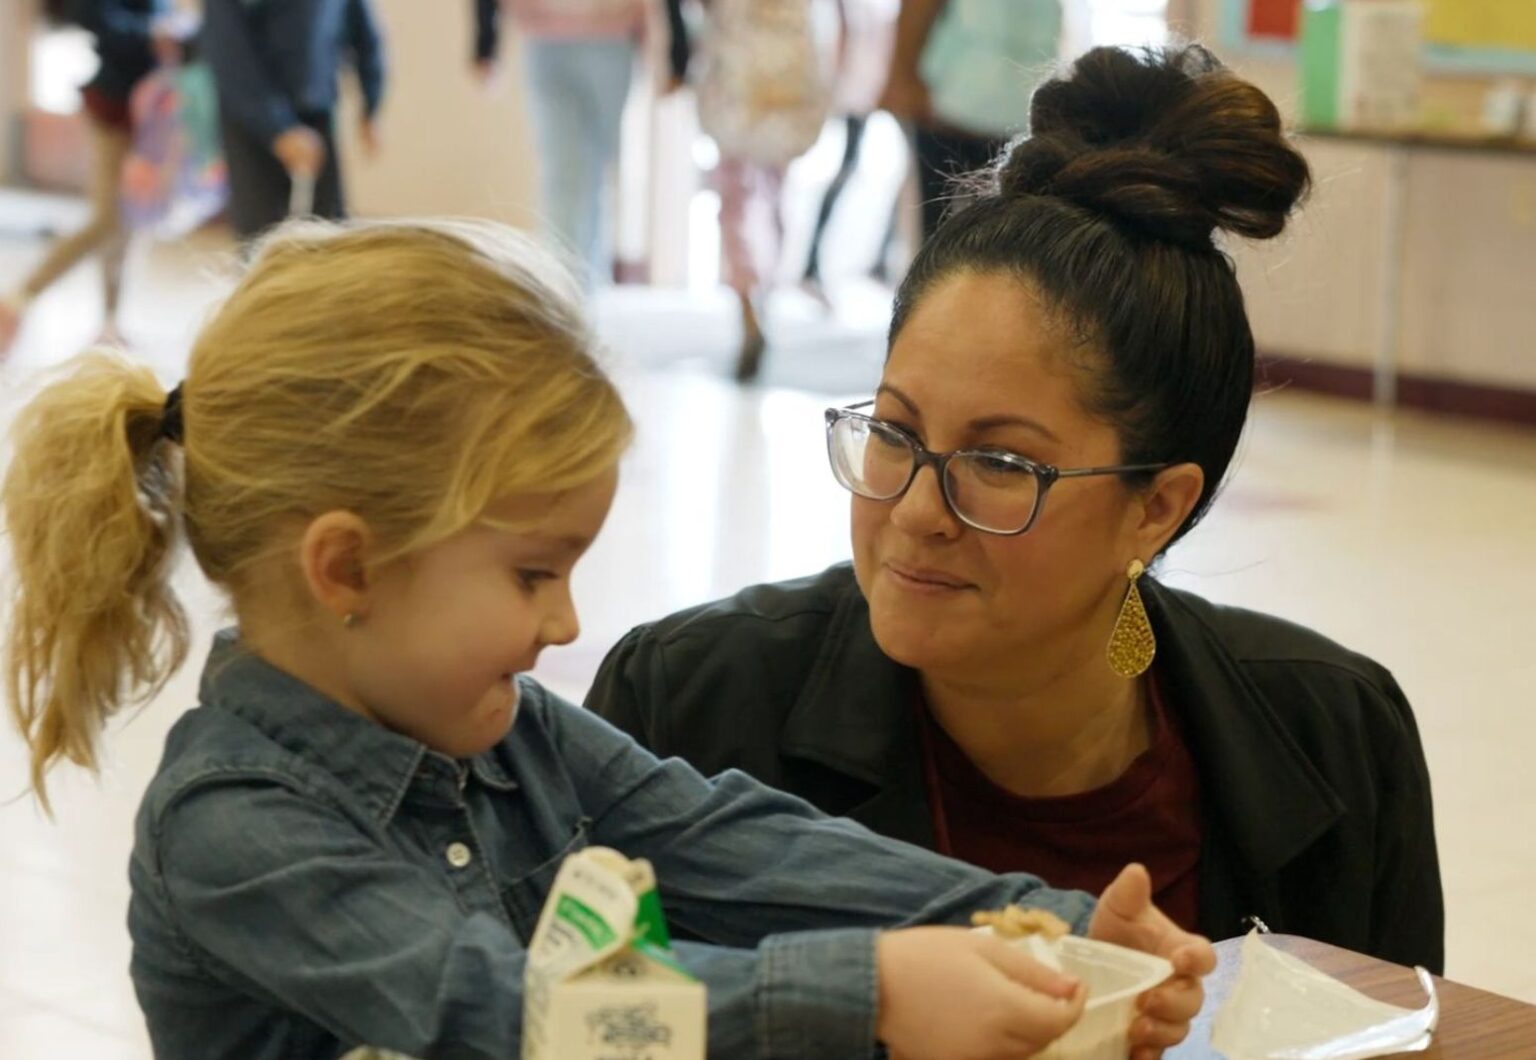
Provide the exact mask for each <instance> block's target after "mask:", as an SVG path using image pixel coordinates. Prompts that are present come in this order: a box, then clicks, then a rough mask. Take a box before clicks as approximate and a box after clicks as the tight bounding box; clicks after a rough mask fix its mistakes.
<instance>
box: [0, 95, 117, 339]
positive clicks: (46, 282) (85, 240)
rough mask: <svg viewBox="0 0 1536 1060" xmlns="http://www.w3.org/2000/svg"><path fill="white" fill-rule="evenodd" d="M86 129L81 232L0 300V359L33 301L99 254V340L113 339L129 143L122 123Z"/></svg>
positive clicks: (92, 122)
mask: <svg viewBox="0 0 1536 1060" xmlns="http://www.w3.org/2000/svg"><path fill="white" fill-rule="evenodd" d="M90 130H91V146H92V151H93V155H94V157H93V169H92V173H91V187H90V200H91V217H90V220H89V221H88V222H87V223H86V225H85V227H84V228H82V229H80V230H79V231H78V232H76V233H74V234H73V235H71V236H69V237H67V238H65V239H62V240H60V241H59V242H58V243H57V244H55V245H54V247H53V248H52V249H51V250H50V251H49V252H48V254H47V256H46V257H44V258H43V260H42V261H41V262H40V263H39V264H38V266H37V268H35V269H34V270H33V271H32V274H31V275H30V276H28V277H27V279H26V280H25V281H24V282H23V283H22V285H21V287H20V288H19V289H18V290H17V291H15V292H13V293H11V294H9V295H4V296H0V355H3V354H4V353H5V352H6V351H7V350H8V349H9V348H10V345H11V343H12V342H13V341H14V339H15V337H16V332H17V331H18V330H19V329H20V327H21V317H22V314H23V313H24V312H25V311H26V308H27V306H28V305H30V304H31V302H32V300H33V299H34V298H36V297H37V296H38V295H40V294H42V293H43V292H44V291H46V290H47V289H48V288H49V287H51V286H53V284H54V283H55V282H56V281H57V280H58V279H59V278H60V277H61V276H63V275H64V274H65V273H66V272H68V271H69V270H70V269H72V268H74V267H75V265H77V264H78V263H79V262H80V261H81V260H82V259H83V258H85V257H86V256H87V255H89V254H91V253H93V252H99V253H100V255H101V266H102V281H103V283H102V287H103V294H104V296H105V298H104V307H105V313H104V315H103V319H102V337H103V338H104V339H105V340H108V341H116V340H117V338H118V330H117V306H118V299H119V296H120V294H121V292H122V283H123V262H124V260H125V258H126V256H127V255H126V250H127V245H128V233H127V232H126V230H125V229H124V228H123V221H122V212H121V210H120V208H119V206H118V189H119V178H120V175H121V174H122V171H123V160H124V159H126V158H127V157H128V149H129V147H130V146H131V145H132V142H133V139H132V134H131V132H130V131H129V129H128V127H127V126H126V125H119V124H114V123H108V122H105V121H102V120H101V119H99V118H96V117H94V116H93V117H92V118H91V120H90Z"/></svg>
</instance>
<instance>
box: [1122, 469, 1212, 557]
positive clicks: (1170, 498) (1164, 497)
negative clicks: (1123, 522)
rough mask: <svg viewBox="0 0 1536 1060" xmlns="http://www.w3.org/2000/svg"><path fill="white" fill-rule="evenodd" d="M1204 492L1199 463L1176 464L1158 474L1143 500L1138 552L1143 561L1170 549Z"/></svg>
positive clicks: (1202, 470) (1138, 528) (1137, 531)
mask: <svg viewBox="0 0 1536 1060" xmlns="http://www.w3.org/2000/svg"><path fill="white" fill-rule="evenodd" d="M1204 490H1205V471H1204V469H1202V468H1201V467H1200V465H1199V464H1175V465H1174V466H1173V467H1170V468H1165V469H1163V470H1162V471H1159V472H1158V473H1157V477H1156V478H1154V479H1153V480H1152V484H1151V485H1150V486H1148V487H1147V489H1146V491H1145V492H1144V493H1143V494H1142V498H1141V520H1140V522H1139V523H1138V524H1137V527H1136V539H1137V546H1138V551H1139V553H1140V555H1141V556H1142V558H1143V559H1145V560H1146V561H1148V562H1150V561H1151V557H1153V556H1155V555H1157V554H1158V553H1159V552H1161V551H1162V550H1163V549H1165V548H1167V547H1168V542H1169V541H1171V540H1173V535H1174V534H1176V533H1178V532H1179V527H1181V526H1183V525H1184V520H1186V519H1188V518H1189V513H1190V512H1192V511H1194V510H1195V505H1196V504H1198V503H1200V494H1201V493H1202V492H1203V491H1204Z"/></svg>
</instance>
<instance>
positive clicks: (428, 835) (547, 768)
mask: <svg viewBox="0 0 1536 1060" xmlns="http://www.w3.org/2000/svg"><path fill="white" fill-rule="evenodd" d="M520 691H521V706H520V710H519V715H518V718H517V721H516V724H515V725H514V727H513V730H512V732H511V733H510V734H509V735H508V736H507V737H506V738H504V739H503V740H502V741H501V742H500V743H499V744H498V745H496V746H495V747H494V748H492V749H491V750H490V751H487V752H486V753H485V754H482V755H480V756H479V757H477V758H474V759H472V760H469V761H467V762H459V761H455V760H453V759H451V758H448V757H445V756H443V755H441V754H438V753H437V752H434V751H431V750H429V749H428V748H426V747H425V746H423V745H422V744H420V743H417V742H416V741H414V740H411V739H409V738H407V737H405V736H401V735H399V734H397V733H394V732H391V731H389V730H388V729H385V728H383V727H382V726H380V725H377V724H375V723H373V722H371V721H368V720H367V719H365V718H363V717H362V716H360V715H358V714H355V713H353V712H351V711H349V710H347V709H345V708H343V707H342V706H340V705H338V704H336V703H335V702H333V701H331V700H329V699H327V698H326V697H324V696H322V695H321V694H320V693H318V692H316V691H315V690H314V689H312V688H310V687H309V686H307V685H305V684H303V683H302V682H300V681H299V680H297V679H295V678H293V677H291V676H289V675H287V674H285V673H284V672H282V671H280V670H278V669H276V668H275V667H273V666H271V665H269V664H268V663H266V662H263V661H262V660H260V659H258V658H256V657H255V656H253V655H251V654H249V653H247V652H245V651H243V650H242V649H241V647H240V644H239V641H238V637H237V636H236V634H234V633H233V632H232V631H230V632H225V633H222V634H220V635H219V636H218V638H217V639H216V640H215V643H214V648H213V651H212V654H211V656H210V658H209V661H208V665H207V667H206V669H205V670H204V674H203V680H202V687H201V700H202V704H201V706H199V707H198V708H197V709H195V710H192V711H190V712H189V713H188V714H187V715H186V716H185V717H183V718H182V719H181V720H180V721H179V722H178V723H177V724H176V726H175V728H174V729H173V730H172V731H171V734H170V736H169V737H168V738H167V741H166V750H165V757H164V760H163V761H162V762H161V765H160V769H159V772H158V773H157V774H156V776H155V779H154V780H153V782H152V783H151V784H150V787H149V790H148V792H147V794H146V795H145V798H144V803H143V805H142V806H141V807H140V810H139V814H138V822H137V835H136V841H135V845H134V851H133V857H132V862H131V865H130V876H131V879H132V884H133V899H132V903H131V906H130V909H129V916H128V923H129V930H130V932H131V934H132V936H133V961H132V973H133V980H134V986H135V989H136V990H137V992H138V997H139V1003H140V1005H141V1006H142V1007H143V1009H144V1013H145V1016H146V1018H147V1020H148V1025H149V1033H150V1038H151V1040H152V1041H153V1043H154V1049H155V1055H156V1056H157V1057H159V1058H160V1060H193V1058H196V1060H215V1058H220V1057H231V1058H233V1057H239V1058H241V1060H256V1058H273V1060H276V1058H279V1057H281V1058H284V1060H294V1058H305V1057H324V1058H328V1060H330V1058H334V1057H337V1056H339V1055H340V1054H342V1053H343V1052H345V1051H347V1050H348V1049H349V1048H351V1047H353V1046H356V1045H359V1044H368V1045H374V1046H379V1047H382V1048H387V1049H393V1050H397V1051H399V1052H403V1053H407V1054H410V1055H413V1056H417V1057H423V1058H428V1060H430V1058H435V1057H465V1058H481V1057H484V1058H496V1060H511V1058H515V1057H516V1056H518V1055H519V1054H520V1052H521V1042H520V1035H521V1026H522V1017H523V996H522V995H523V966H524V958H525V953H526V951H525V946H526V944H527V941H528V939H529V938H530V937H531V936H532V933H533V929H534V925H535V923H536V921H537V918H538V915H539V911H540V909H541V907H542V905H543V902H544V898H545V895H546V894H547V892H548V890H549V887H550V884H551V883H552V881H553V878H554V874H555V871H556V869H557V868H558V867H559V865H560V862H561V859H563V858H564V857H565V856H566V855H567V854H570V853H572V852H573V851H576V850H580V849H582V848H583V847H585V846H587V845H589V844H600V845H604V846H610V847H613V848H615V849H617V850H619V851H621V852H623V853H624V854H626V855H628V856H629V857H635V858H640V857H643V858H648V859H650V861H651V862H652V863H653V865H654V867H655V870H656V875H657V878H658V880H659V883H660V889H661V897H662V903H663V905H664V907H665V909H666V913H667V916H668V919H669V921H670V922H671V923H672V924H673V925H674V926H675V927H677V928H678V929H680V931H681V933H683V934H685V935H687V936H689V937H692V938H697V939H702V940H706V941H703V942H680V943H678V944H677V951H678V957H679V959H680V960H681V961H682V962H683V963H684V964H685V965H687V966H688V967H689V968H690V969H691V970H692V971H693V972H694V973H695V974H696V975H698V976H699V977H700V978H701V979H702V980H703V981H704V983H705V984H706V986H707V989H708V999H709V1025H708V1027H709V1055H710V1056H712V1057H730V1058H733V1060H741V1058H749V1057H763V1058H768V1057H773V1058H780V1057H782V1058H798V1057H834V1058H837V1060H849V1058H859V1057H869V1056H873V1055H875V1052H876V1043H875V1004H876V980H875V957H874V950H875V937H876V932H877V930H879V929H881V928H889V927H894V926H900V925H910V924H918V923H964V922H965V921H966V920H967V918H968V916H969V914H970V913H971V912H972V911H974V910H977V909H987V908H994V907H998V906H1002V905H1006V904H1007V903H1009V902H1022V903H1028V904H1029V905H1032V906H1036V907H1041V908H1046V909H1049V910H1051V911H1053V912H1055V913H1056V914H1057V915H1059V916H1061V917H1063V918H1064V919H1065V920H1067V921H1068V922H1069V923H1071V924H1072V925H1073V927H1074V930H1077V931H1082V930H1084V929H1085V928H1086V926H1087V921H1088V917H1089V915H1090V913H1091V911H1092V908H1093V900H1092V899H1091V898H1090V897H1088V896H1087V895H1085V894H1082V893H1080V892H1075V891H1056V890H1051V889H1049V888H1047V887H1046V886H1045V885H1044V884H1043V883H1042V882H1041V881H1040V880H1038V879H1036V878H1034V877H1032V876H1025V875H1015V876H994V875H991V874H990V873H987V872H984V871H982V870H980V869H977V868H974V867H971V866H967V865H963V864H961V863H960V862H956V861H950V860H948V859H945V858H942V857H939V856H938V855H936V854H933V853H930V852H927V851H924V850H920V849H918V848H917V847H913V846H908V845H905V844H901V843H897V842H895V841H892V840H886V839H881V838H879V837H877V836H876V835H874V833H872V832H869V831H868V830H866V829H865V828H863V827H862V826H860V825H857V824H854V823H852V822H849V821H847V820H843V819H837V818H829V817H826V816H824V815H822V814H820V813H819V812H817V811H816V810H814V809H812V808H811V806H810V805H809V804H808V803H805V802H802V801H800V800H799V799H796V798H794V797H792V796H789V795H785V794H782V793H780V792H777V791H775V790H773V789H771V788H767V787H764V786H762V785H761V784H759V783H758V782H756V781H754V780H752V779H750V778H748V777H747V776H746V775H745V774H743V773H739V772H734V771H733V772H727V773H723V774H721V775H720V776H718V777H716V778H714V779H713V780H707V779H705V778H704V777H703V776H701V775H700V774H699V773H697V772H695V771H694V770H693V769H692V768H691V767H690V766H688V765H686V764H685V763H683V762H682V761H680V760H677V759H669V760H666V761H661V760H658V759H657V758H655V757H654V756H652V755H651V754H650V753H649V752H647V751H645V750H643V749H642V748H641V747H639V745H637V744H636V743H635V742H634V741H633V740H631V739H630V738H629V737H628V736H626V735H624V734H623V733H620V732H619V731H618V730H616V729H614V728H612V727H610V726H609V725H608V724H607V723H606V722H604V721H603V720H601V719H600V718H598V717H596V716H595V715H593V714H590V713H588V712H586V711H584V710H582V709H581V708H579V707H575V706H572V705H570V704H568V703H566V702H564V701H562V700H560V699H559V698H557V697H555V696H554V695H552V694H550V693H549V692H547V691H545V690H544V689H543V688H541V687H540V686H539V685H538V684H536V683H534V682H533V681H531V680H527V679H521V681H520ZM722 709H729V704H722Z"/></svg>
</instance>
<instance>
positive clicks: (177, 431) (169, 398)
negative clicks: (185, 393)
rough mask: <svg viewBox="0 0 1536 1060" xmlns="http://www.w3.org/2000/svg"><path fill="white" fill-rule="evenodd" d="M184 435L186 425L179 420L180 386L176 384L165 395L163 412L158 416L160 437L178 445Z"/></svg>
mask: <svg viewBox="0 0 1536 1060" xmlns="http://www.w3.org/2000/svg"><path fill="white" fill-rule="evenodd" d="M185 434H186V424H185V423H183V422H182V418H181V384H180V383H177V384H176V386H175V388H174V389H172V390H171V392H170V393H169V394H167V395H165V411H163V412H162V413H161V414H160V437H162V438H164V439H165V440H166V441H170V442H175V443H176V444H177V445H180V444H182V441H181V440H182V437H183V436H184V435H185Z"/></svg>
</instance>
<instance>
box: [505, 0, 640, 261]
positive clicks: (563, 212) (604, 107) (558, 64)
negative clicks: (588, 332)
mask: <svg viewBox="0 0 1536 1060" xmlns="http://www.w3.org/2000/svg"><path fill="white" fill-rule="evenodd" d="M649 2H650V0H475V68H476V70H477V71H478V73H479V75H480V78H481V80H482V82H485V83H487V84H488V83H490V82H491V81H492V80H493V79H494V78H495V75H496V72H497V68H498V64H499V60H498V52H499V49H500V44H501V22H502V14H503V10H504V9H505V10H506V12H507V13H508V14H510V16H511V21H512V23H513V25H514V26H516V27H517V29H518V31H519V33H520V34H521V36H522V44H523V56H522V59H523V61H522V68H523V76H524V79H525V85H526V88H527V92H528V106H529V112H530V117H531V118H532V122H533V134H534V138H535V142H536V144H537V148H538V156H539V157H538V179H539V220H540V223H541V225H542V226H543V227H544V229H545V231H546V232H547V233H549V234H551V235H553V236H555V237H556V238H557V239H558V240H559V241H560V242H562V243H564V244H565V245H566V246H567V247H568V248H569V249H570V250H572V251H574V252H575V254H576V256H577V258H578V259H579V260H580V261H581V262H582V264H583V265H584V266H585V269H584V274H583V276H582V281H583V283H584V285H585V286H586V287H587V289H588V290H589V291H590V290H591V289H592V288H593V287H595V286H597V285H599V284H603V283H608V282H611V281H612V279H613V248H612V230H613V202H612V200H613V194H612V188H611V183H610V177H611V173H612V169H613V166H614V163H615V162H616V160H617V159H618V155H619V134H620V131H621V120H622V118H623V116H624V104H625V101H626V100H627V99H628V98H629V87H630V83H631V81H632V79H633V76H634V66H635V55H636V51H637V49H638V46H639V44H640V41H641V38H642V36H643V34H644V32H645V28H646V25H647V18H646V15H647V4H648V3H649Z"/></svg>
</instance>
